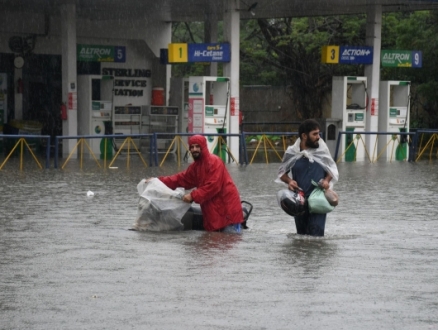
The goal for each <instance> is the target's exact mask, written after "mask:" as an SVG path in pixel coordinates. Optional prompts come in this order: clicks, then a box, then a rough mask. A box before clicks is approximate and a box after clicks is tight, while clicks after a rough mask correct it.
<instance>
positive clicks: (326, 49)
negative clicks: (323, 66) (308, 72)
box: [321, 46, 339, 64]
mask: <svg viewBox="0 0 438 330" xmlns="http://www.w3.org/2000/svg"><path fill="white" fill-rule="evenodd" d="M321 62H322V63H332V64H335V63H339V46H323V47H322V50H321Z"/></svg>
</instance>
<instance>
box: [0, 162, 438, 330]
mask: <svg viewBox="0 0 438 330" xmlns="http://www.w3.org/2000/svg"><path fill="white" fill-rule="evenodd" d="M277 167H278V164H253V165H249V166H242V167H238V166H235V165H231V166H229V170H230V172H231V174H232V176H233V178H234V179H235V181H236V184H237V186H238V188H239V190H240V192H241V196H242V199H243V200H247V201H249V202H251V203H252V204H253V205H254V210H253V213H252V215H251V217H250V220H249V221H248V225H249V226H250V229H249V230H247V231H245V232H244V234H243V235H242V236H235V235H230V234H223V233H206V232H199V231H190V232H165V233H145V232H133V231H130V230H128V229H129V228H131V225H132V224H133V222H134V220H135V216H136V212H137V199H138V196H137V190H136V186H137V183H138V182H139V181H140V179H142V178H145V177H147V176H156V175H161V174H171V173H173V172H175V171H177V170H178V169H182V168H183V167H180V168H177V167H176V166H175V165H173V164H172V165H171V164H165V165H164V166H163V167H162V168H158V167H154V168H142V167H140V166H138V167H133V166H131V167H130V170H127V169H126V166H125V167H119V169H114V170H108V171H103V170H94V169H93V168H92V167H91V169H89V170H86V171H85V170H82V171H81V170H80V169H76V170H75V169H71V168H70V169H67V170H64V171H63V170H56V169H49V170H43V171H40V170H33V169H29V170H26V169H25V170H24V171H22V172H20V171H19V170H18V169H17V170H15V169H11V168H9V169H6V170H2V171H0V183H1V184H0V196H1V198H0V200H1V208H0V210H1V211H0V329H251V330H253V329H322V328H323V329H333V330H335V329H336V330H339V329H438V281H437V276H438V211H437V205H438V204H437V196H438V184H437V182H438V165H437V163H436V162H435V163H433V162H432V163H430V162H424V163H406V162H395V163H394V162H393V163H379V164H369V163H343V164H339V172H340V181H339V183H338V184H337V185H336V186H335V190H336V191H337V192H338V194H339V196H340V204H339V206H338V207H337V208H336V209H335V210H334V211H333V212H332V213H330V214H329V215H328V219H327V224H326V236H325V237H324V238H310V237H305V236H299V235H296V230H295V225H294V222H293V219H292V218H291V217H289V216H288V215H287V214H286V213H284V212H283V211H282V210H281V209H280V208H279V207H278V206H277V203H276V201H275V196H276V192H277V191H278V190H279V189H280V186H279V185H278V184H276V183H274V182H273V180H274V178H275V173H276V170H277ZM89 190H90V191H92V192H94V196H93V197H87V191H89Z"/></svg>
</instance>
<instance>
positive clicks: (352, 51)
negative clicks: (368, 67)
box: [339, 46, 373, 64]
mask: <svg viewBox="0 0 438 330" xmlns="http://www.w3.org/2000/svg"><path fill="white" fill-rule="evenodd" d="M339 63H340V64H373V47H369V46H341V47H340V51H339Z"/></svg>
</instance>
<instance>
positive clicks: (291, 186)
mask: <svg viewBox="0 0 438 330" xmlns="http://www.w3.org/2000/svg"><path fill="white" fill-rule="evenodd" d="M287 187H288V188H289V190H296V191H298V190H301V188H300V187H298V183H297V182H296V181H295V180H290V181H289V183H288V184H287Z"/></svg>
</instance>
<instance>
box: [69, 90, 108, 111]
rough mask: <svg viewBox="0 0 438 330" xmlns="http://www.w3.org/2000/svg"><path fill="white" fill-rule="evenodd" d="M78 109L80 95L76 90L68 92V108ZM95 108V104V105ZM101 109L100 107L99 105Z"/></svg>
mask: <svg viewBox="0 0 438 330" xmlns="http://www.w3.org/2000/svg"><path fill="white" fill-rule="evenodd" d="M77 109H78V95H77V93H76V92H69V93H68V110H77ZM93 110H94V105H93ZM99 110H100V107H99Z"/></svg>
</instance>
